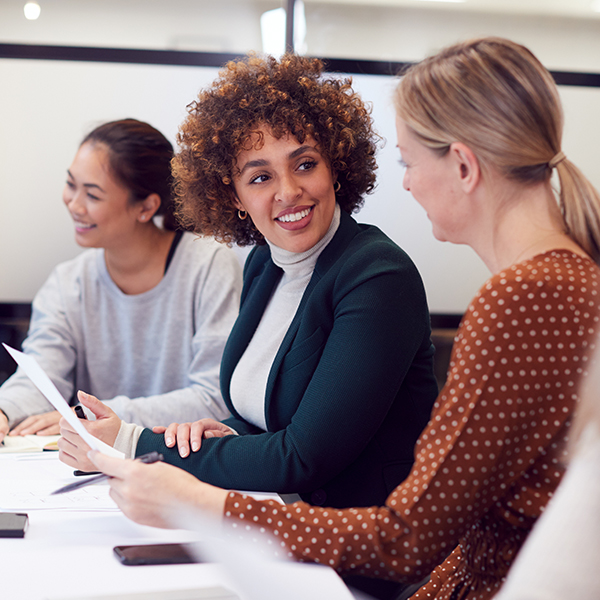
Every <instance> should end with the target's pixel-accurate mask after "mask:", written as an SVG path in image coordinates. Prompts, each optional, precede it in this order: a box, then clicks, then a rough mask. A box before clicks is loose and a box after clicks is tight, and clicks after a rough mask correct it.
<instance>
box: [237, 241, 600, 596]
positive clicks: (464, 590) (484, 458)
mask: <svg viewBox="0 0 600 600" xmlns="http://www.w3.org/2000/svg"><path fill="white" fill-rule="evenodd" d="M599 282H600V269H599V268H598V267H597V266H596V265H595V264H594V263H593V262H592V261H591V260H589V259H586V258H582V257H580V256H578V255H576V254H573V253H572V252H570V251H567V250H555V251H552V252H548V253H546V254H542V255H539V256H536V257H535V258H533V259H531V260H528V261H525V262H523V263H520V264H517V265H513V266H512V267H510V268H509V269H506V270H505V271H502V272H500V273H498V274H497V275H494V276H493V277H492V278H491V279H490V280H489V281H488V282H487V283H486V284H485V285H484V286H483V288H482V289H481V290H480V291H479V293H478V295H477V296H476V297H475V299H474V300H473V301H472V303H471V305H470V306H469V308H468V310H467V312H466V314H465V317H464V319H463V321H462V323H461V326H460V329H459V331H458V334H457V337H456V339H455V343H454V348H453V351H452V357H451V362H450V369H449V373H448V379H447V382H446V385H445V386H444V388H443V389H442V391H441V393H440V395H439V397H438V399H437V401H436V404H435V406H434V408H433V411H432V415H431V420H430V422H429V424H428V425H427V427H426V428H425V430H424V431H423V433H422V435H421V437H420V438H419V440H418V442H417V445H416V447H415V452H416V460H415V464H414V466H413V469H412V472H411V474H410V475H409V477H408V478H407V479H406V480H405V481H404V482H403V483H402V484H401V485H399V486H398V487H397V488H396V490H394V492H393V493H392V494H391V495H390V496H389V498H388V499H387V501H386V504H385V506H383V507H373V508H360V509H345V510H336V509H327V508H316V507H313V506H310V505H308V504H304V503H298V504H293V505H289V506H281V505H279V504H277V503H276V502H273V501H258V500H253V499H252V498H249V497H247V496H245V495H242V494H237V493H231V494H230V495H229V497H228V499H227V502H226V506H225V514H226V517H228V518H227V519H226V521H227V522H228V523H229V524H231V526H232V527H234V528H237V529H240V528H241V529H242V530H245V529H246V527H245V525H255V526H257V527H258V528H259V530H261V531H267V530H268V531H270V532H271V533H274V535H275V536H276V538H277V539H278V540H279V541H280V543H281V546H282V547H283V548H284V549H285V551H286V552H288V553H290V555H293V556H295V557H297V558H299V559H301V560H306V561H314V562H319V563H323V564H326V565H331V566H332V567H334V568H335V569H337V570H338V571H340V572H352V573H353V574H357V575H358V574H360V575H366V576H370V577H380V578H385V579H393V580H398V581H405V582H410V581H419V580H421V579H422V578H423V577H424V576H426V575H427V574H428V573H431V572H432V570H433V573H432V575H431V579H430V581H429V583H428V584H427V585H426V586H424V587H422V588H421V589H420V590H419V591H418V592H417V593H416V594H415V596H413V597H414V598H418V599H423V598H436V599H452V600H462V599H469V600H483V599H487V598H491V597H493V596H494V594H495V593H496V592H497V591H498V590H499V588H500V586H501V584H502V581H503V580H504V577H505V575H506V573H507V571H508V568H509V566H510V564H511V563H512V561H513V559H514V557H515V555H516V553H517V551H518V550H519V548H520V547H521V545H522V543H523V541H524V540H525V538H526V536H527V534H528V532H529V531H530V529H531V528H532V526H533V524H534V522H535V520H536V519H537V517H538V516H539V515H540V513H541V511H542V510H543V507H544V506H545V505H546V503H547V502H548V499H549V498H550V496H551V495H552V492H553V490H554V489H555V488H556V486H557V485H558V483H559V481H560V479H561V477H562V474H563V470H564V467H563V458H564V457H563V452H564V443H565V440H566V437H567V429H568V426H569V422H570V418H571V414H572V412H573V409H574V406H575V403H576V400H577V386H578V382H579V379H580V378H581V376H582V374H584V372H585V371H586V368H587V360H588V356H589V354H590V352H591V350H592V348H593V346H594V339H595V333H596V331H597V329H598V309H599V305H600V299H599ZM440 563H441V564H440ZM438 565H439V566H438Z"/></svg>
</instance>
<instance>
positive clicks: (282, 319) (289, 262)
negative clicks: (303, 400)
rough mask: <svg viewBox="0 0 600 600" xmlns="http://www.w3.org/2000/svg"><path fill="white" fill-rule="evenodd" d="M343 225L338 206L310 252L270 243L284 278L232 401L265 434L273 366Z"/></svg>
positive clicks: (234, 383) (235, 378)
mask: <svg viewBox="0 0 600 600" xmlns="http://www.w3.org/2000/svg"><path fill="white" fill-rule="evenodd" d="M339 224H340V207H339V205H337V204H336V206H335V211H334V214H333V219H332V220H331V224H330V225H329V229H328V230H327V233H326V234H325V235H324V236H323V237H322V238H321V239H320V240H319V241H318V242H317V243H316V244H315V245H314V246H313V247H312V248H310V249H309V250H307V251H306V252H289V251H287V250H284V249H283V248H279V247H278V246H275V245H274V244H271V243H270V242H269V241H268V240H267V243H268V244H269V248H270V249H271V258H272V260H273V262H274V263H275V264H276V265H277V266H278V267H280V268H281V269H283V276H282V278H281V280H280V281H279V284H278V285H277V287H276V288H275V290H274V291H273V295H272V296H271V299H270V300H269V302H268V304H267V306H266V308H265V312H264V313H263V316H262V319H261V320H260V323H259V324H258V327H257V328H256V331H255V333H254V335H253V336H252V339H251V340H250V343H249V344H248V347H247V348H246V350H245V352H244V354H243V355H242V357H241V358H240V361H239V362H238V364H237V366H236V368H235V371H234V372H233V375H232V377H231V384H230V392H231V401H232V403H233V405H234V407H235V409H236V410H237V412H238V413H239V414H240V416H242V417H243V418H244V419H246V421H248V422H249V423H252V425H255V426H256V427H260V428H261V429H263V430H265V431H266V429H267V424H266V420H265V392H266V388H267V379H268V377H269V372H270V371H271V365H272V364H273V361H274V360H275V356H276V354H277V351H278V350H279V346H281V342H282V341H283V338H284V337H285V334H286V332H287V330H288V328H289V326H290V324H291V322H292V319H293V318H294V315H295V314H296V311H297V310H298V306H299V304H300V301H301V300H302V295H303V294H304V290H306V286H307V285H308V282H309V281H310V278H311V277H312V274H313V271H314V268H315V265H316V264H317V259H318V258H319V256H320V254H321V252H322V251H323V250H324V249H325V247H326V246H327V244H329V242H330V241H331V239H332V238H333V236H334V235H335V232H336V231H337V229H338V226H339Z"/></svg>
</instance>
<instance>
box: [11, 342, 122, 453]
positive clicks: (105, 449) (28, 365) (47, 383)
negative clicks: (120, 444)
mask: <svg viewBox="0 0 600 600" xmlns="http://www.w3.org/2000/svg"><path fill="white" fill-rule="evenodd" d="M2 345H3V346H4V347H5V348H6V351H7V352H8V353H9V354H10V355H11V356H12V357H13V358H14V359H15V361H16V363H17V364H18V365H19V366H20V367H21V368H22V369H23V371H25V374H26V375H27V377H29V379H31V381H32V382H33V383H34V384H35V386H36V387H37V388H38V390H40V392H42V394H44V396H45V397H46V399H47V400H48V402H50V404H52V406H54V408H56V410H57V411H58V412H59V413H60V414H61V415H62V416H63V417H64V418H65V419H66V420H67V421H68V422H69V425H71V426H72V427H73V429H75V431H76V432H77V433H78V434H79V435H80V436H81V437H82V438H83V440H84V441H85V443H86V444H87V445H88V446H89V447H90V448H92V449H93V450H99V451H100V452H102V453H103V454H106V455H108V456H115V457H117V458H124V455H123V453H122V452H119V451H118V450H115V449H114V448H112V447H111V446H109V445H108V444H105V443H104V442H103V441H102V440H99V439H98V438H96V437H94V436H93V435H92V434H91V433H88V430H87V429H86V428H85V427H84V426H83V425H82V424H81V421H80V420H79V419H78V418H77V416H76V415H75V413H74V412H73V411H72V410H71V407H70V406H69V403H68V402H67V401H66V400H65V399H64V398H63V397H62V396H61V394H60V392H59V391H58V389H57V388H56V386H55V385H54V384H53V383H52V381H51V379H50V377H48V375H46V373H45V372H44V370H43V369H42V367H40V365H39V364H38V362H37V360H35V358H33V356H28V355H27V354H24V353H23V352H19V351H18V350H15V349H14V348H11V347H10V346H7V345H6V344H4V343H3V344H2Z"/></svg>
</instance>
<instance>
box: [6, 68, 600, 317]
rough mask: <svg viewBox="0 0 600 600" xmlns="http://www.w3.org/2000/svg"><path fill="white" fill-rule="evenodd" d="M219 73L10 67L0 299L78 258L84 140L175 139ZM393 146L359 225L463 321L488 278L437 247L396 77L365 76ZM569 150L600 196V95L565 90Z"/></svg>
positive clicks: (462, 254) (437, 305)
mask: <svg viewBox="0 0 600 600" xmlns="http://www.w3.org/2000/svg"><path fill="white" fill-rule="evenodd" d="M216 73H217V70H216V69H213V68H201V67H168V66H151V65H120V64H101V63H82V62H60V61H31V60H17V59H14V60H11V59H2V60H0V81H2V88H3V90H5V91H6V90H7V91H8V93H2V94H1V95H0V115H2V118H1V119H0V208H1V213H2V220H1V221H0V301H4V302H10V301H29V300H31V298H32V297H33V295H34V293H35V291H36V290H37V289H38V288H39V286H40V285H41V284H42V283H43V281H44V280H45V278H46V276H47V275H48V273H49V272H50V270H51V269H52V267H53V266H54V265H55V264H56V263H57V262H59V261H62V260H65V259H67V258H69V257H72V256H74V255H75V254H76V253H77V252H79V248H78V247H77V246H76V245H75V243H74V242H73V231H72V224H71V221H70V219H69V217H68V215H67V211H66V209H65V208H64V207H63V206H62V202H61V193H62V188H63V185H64V180H65V173H66V169H67V168H68V167H69V165H70V162H71V160H72V158H73V155H74V153H75V151H76V149H77V146H78V144H79V141H80V140H81V138H82V137H83V135H84V134H85V133H87V131H89V130H90V129H91V128H92V127H93V126H94V125H96V124H97V123H99V122H102V121H106V120H111V119H117V118H123V117H129V116H133V117H135V118H139V119H142V120H146V121H148V122H150V123H151V124H152V125H154V126H155V127H157V128H158V129H160V130H161V131H163V133H165V135H167V137H169V138H170V139H171V140H172V141H173V142H174V139H175V133H176V131H177V127H178V125H179V123H180V122H181V121H182V120H183V117H184V115H185V106H186V105H187V104H188V103H189V102H190V101H191V100H193V99H194V97H195V96H196V94H197V92H198V90H199V89H200V88H201V87H202V86H204V85H206V84H208V83H209V82H210V81H212V79H213V78H214V76H215V75H216ZM354 82H355V88H356V89H357V90H358V91H359V92H360V93H361V94H362V96H363V97H364V98H365V99H367V100H369V101H371V102H372V103H373V111H374V112H373V115H374V118H375V123H376V128H377V130H378V131H379V132H380V134H381V135H383V136H384V138H385V139H386V144H385V146H384V148H383V149H382V150H381V152H380V155H379V165H380V169H379V176H378V181H379V183H378V187H377V190H376V192H375V193H374V194H373V195H372V196H371V197H369V198H368V199H367V201H366V204H365V207H364V209H363V210H362V212H361V213H360V214H359V220H361V221H364V222H370V223H375V224H377V225H379V226H380V227H381V228H382V229H383V230H384V231H385V232H386V233H388V235H390V236H391V237H392V238H393V239H394V240H396V241H397V242H398V243H399V244H400V245H401V246H402V247H403V248H404V249H405V250H406V251H407V252H408V253H409V254H410V255H411V256H412V257H413V260H414V261H415V262H416V264H417V266H418V267H419V269H420V271H421V273H422V275H423V278H424V280H425V284H426V287H427V291H428V296H429V301H430V306H431V310H432V312H450V313H461V312H463V311H464V309H465V308H466V305H467V303H468V301H469V299H470V298H471V297H472V296H473V294H474V293H475V292H476V290H477V289H478V287H479V286H480V285H481V284H482V283H483V281H484V280H485V279H486V278H487V275H488V274H487V271H486V269H485V267H484V266H483V264H482V263H481V262H480V260H479V259H478V258H477V257H476V256H475V254H474V253H473V252H472V251H471V250H470V249H469V248H466V247H459V246H453V245H450V244H442V243H440V242H437V241H435V240H434V239H433V237H432V235H431V228H430V225H429V222H428V221H427V218H426V216H425V214H424V212H423V210H422V209H421V208H420V207H419V206H418V205H417V204H416V202H414V200H413V199H412V198H411V197H410V195H409V194H407V193H406V192H404V190H403V189H402V186H401V178H402V171H401V168H400V167H399V165H398V154H397V150H396V148H395V140H394V117H393V110H392V106H391V92H392V89H393V86H394V79H393V78H391V77H383V76H365V75H363V76H356V77H354ZM561 94H562V95H563V98H564V100H565V105H566V120H567V127H566V136H565V144H564V148H565V151H566V153H567V154H568V155H569V157H571V158H573V160H575V162H576V163H578V164H579V165H580V166H581V168H582V169H583V170H584V172H586V173H587V174H588V176H590V177H591V178H592V179H593V180H595V183H596V185H597V186H598V187H600V173H599V172H598V169H596V168H595V162H596V140H597V139H599V138H600V119H598V118H597V117H596V109H597V107H598V106H599V105H600V103H599V101H600V89H589V88H562V89H561Z"/></svg>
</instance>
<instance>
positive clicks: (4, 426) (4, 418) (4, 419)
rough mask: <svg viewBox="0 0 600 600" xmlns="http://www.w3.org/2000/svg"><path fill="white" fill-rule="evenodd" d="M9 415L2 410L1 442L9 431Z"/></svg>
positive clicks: (0, 421) (0, 420)
mask: <svg viewBox="0 0 600 600" xmlns="http://www.w3.org/2000/svg"><path fill="white" fill-rule="evenodd" d="M8 429H9V427H8V417H7V416H6V415H5V414H4V413H3V412H2V411H1V410H0V442H2V440H3V439H4V436H5V435H6V434H7V433H8Z"/></svg>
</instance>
